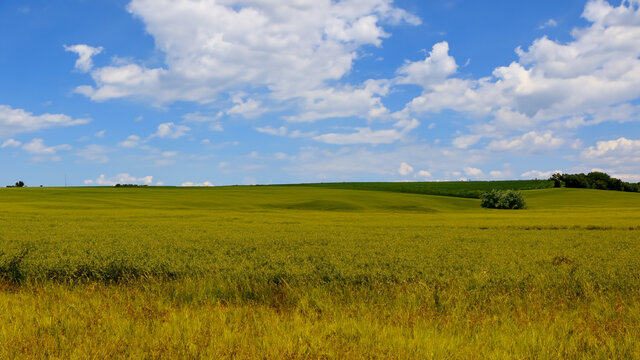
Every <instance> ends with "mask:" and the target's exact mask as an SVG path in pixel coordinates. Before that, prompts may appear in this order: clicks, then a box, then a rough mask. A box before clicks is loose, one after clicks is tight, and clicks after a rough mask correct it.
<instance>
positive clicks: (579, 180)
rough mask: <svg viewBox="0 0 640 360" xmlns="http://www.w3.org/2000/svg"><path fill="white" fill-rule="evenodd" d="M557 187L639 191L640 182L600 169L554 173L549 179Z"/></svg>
mask: <svg viewBox="0 0 640 360" xmlns="http://www.w3.org/2000/svg"><path fill="white" fill-rule="evenodd" d="M549 180H551V181H553V183H554V186H555V187H563V186H564V187H568V188H580V189H599V190H615V191H627V192H638V190H639V188H640V186H639V185H640V184H634V183H628V182H624V181H622V180H620V179H616V178H614V177H611V176H609V175H608V174H606V173H603V172H600V171H592V172H590V173H588V174H586V175H585V174H559V173H556V174H553V176H551V178H550V179H549Z"/></svg>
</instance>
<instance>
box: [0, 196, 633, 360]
mask: <svg viewBox="0 0 640 360" xmlns="http://www.w3.org/2000/svg"><path fill="white" fill-rule="evenodd" d="M397 184H402V183H394V184H390V185H388V186H384V184H381V185H380V186H374V187H373V188H370V189H366V188H362V187H361V186H360V185H358V186H353V187H351V188H347V189H342V188H340V186H339V185H327V184H322V185H305V186H255V187H220V188H154V187H149V188H117V189H116V188H51V189H48V188H25V189H2V190H0V203H1V204H2V206H1V207H0V211H1V215H0V277H1V278H2V280H1V281H0V359H5V358H7V359H9V358H61V359H67V358H77V359H86V358H105V359H106V358H114V357H115V358H260V359H262V358H268V359H280V358H285V359H309V358H311V359H327V358H329V359H332V358H336V359H360V358H367V359H370V358H385V359H386V358H398V359H406V358H415V359H429V358H447V359H449V358H460V359H478V358H497V359H503V358H518V359H541V358H558V359H566V358H584V359H587V358H589V359H591V358H601V359H610V358H624V359H627V358H640V222H639V221H638V218H639V217H640V194H637V193H622V192H613V191H599V190H582V189H540V190H526V191H524V192H523V193H524V194H525V197H526V199H527V203H528V208H527V209H526V210H489V209H483V208H481V207H480V201H479V200H477V199H472V198H464V196H468V197H470V196H471V195H467V194H471V193H472V192H473V191H479V189H482V188H483V187H482V186H487V184H490V183H484V184H483V185H482V186H481V187H480V188H478V187H474V186H475V185H473V184H472V183H446V184H457V187H458V188H457V189H455V188H454V187H451V188H449V189H445V190H446V191H445V192H442V191H441V192H438V194H444V193H448V194H449V195H453V192H455V194H456V195H458V196H463V197H447V196H436V195H424V194H414V193H416V192H417V193H427V192H428V191H435V190H422V189H427V188H428V187H429V186H430V185H424V184H429V183H415V184H423V185H420V186H422V188H419V186H417V185H416V186H414V191H404V190H398V189H399V187H398V186H399V185H397ZM431 184H434V183H431ZM435 184H439V183H435ZM465 184H472V185H465ZM523 184H524V183H523ZM343 185H344V184H343ZM402 185H403V186H405V188H401V189H405V190H406V189H407V187H410V185H407V184H402ZM349 186H352V185H349ZM439 186H442V185H439ZM446 186H451V185H446ZM464 186H468V188H464ZM436 187H437V186H435V187H433V188H436ZM440 189H442V187H441V188H440ZM362 190H369V191H362ZM373 190H380V191H373ZM436 190H437V189H436ZM443 191H444V190H443ZM409 192H414V193H409Z"/></svg>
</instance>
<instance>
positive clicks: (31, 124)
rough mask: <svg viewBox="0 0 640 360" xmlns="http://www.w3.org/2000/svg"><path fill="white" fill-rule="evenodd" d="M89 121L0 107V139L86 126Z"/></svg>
mask: <svg viewBox="0 0 640 360" xmlns="http://www.w3.org/2000/svg"><path fill="white" fill-rule="evenodd" d="M89 121H90V120H89V119H72V118H71V117H69V116H67V115H64V114H42V115H33V114H32V113H30V112H27V111H25V110H22V109H14V108H12V107H10V106H7V105H0V138H2V137H8V136H12V135H15V134H19V133H25V132H33V131H38V130H42V129H47V128H51V127H66V126H73V125H80V124H86V123H88V122H89Z"/></svg>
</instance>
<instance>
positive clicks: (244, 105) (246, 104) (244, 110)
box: [226, 99, 268, 119]
mask: <svg viewBox="0 0 640 360" xmlns="http://www.w3.org/2000/svg"><path fill="white" fill-rule="evenodd" d="M234 103H235V105H234V106H233V107H232V108H230V109H229V110H227V111H226V114H227V115H239V116H242V117H245V118H247V119H252V118H255V117H258V116H260V115H262V114H264V113H265V112H267V111H268V109H266V108H264V107H263V106H262V102H260V101H258V100H254V99H246V100H243V99H236V100H235V101H234Z"/></svg>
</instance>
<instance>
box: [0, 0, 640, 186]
mask: <svg viewBox="0 0 640 360" xmlns="http://www.w3.org/2000/svg"><path fill="white" fill-rule="evenodd" d="M639 6H640V1H639V0H630V1H623V2H615V3H614V2H607V1H606V0H591V1H584V0H582V1H577V0H566V1H562V2H558V1H504V0H495V1H491V2H479V1H470V0H469V1H463V0H451V1H429V2H426V1H418V0H402V1H400V0H398V1H391V0H342V1H319V0H308V1H304V0H303V1H301V0H280V1H267V0H201V1H196V0H172V1H170V0H131V1H121V0H112V1H106V0H95V1H88V0H65V1H61V0H48V1H44V0H42V1H27V0H5V1H2V2H0V48H2V51H1V52H0V159H1V161H2V164H3V170H2V171H1V172H0V181H1V182H2V184H11V183H13V182H15V181H17V180H23V181H24V182H25V183H26V184H27V185H31V186H37V185H40V184H42V185H45V186H60V185H64V183H65V178H66V179H67V180H66V181H67V183H68V184H69V185H76V186H82V185H113V184H115V183H139V184H149V185H225V184H255V183H258V184H271V183H297V182H320V181H323V182H327V181H438V180H460V179H470V180H494V179H496V180H499V179H528V178H546V177H548V176H550V175H551V174H552V173H553V172H554V171H563V172H588V171H591V170H594V169H597V170H602V171H606V172H609V173H610V174H612V175H615V176H618V177H621V178H623V179H625V180H628V181H633V182H638V181H640V126H639V122H638V120H640V59H639V56H640V10H639Z"/></svg>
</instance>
